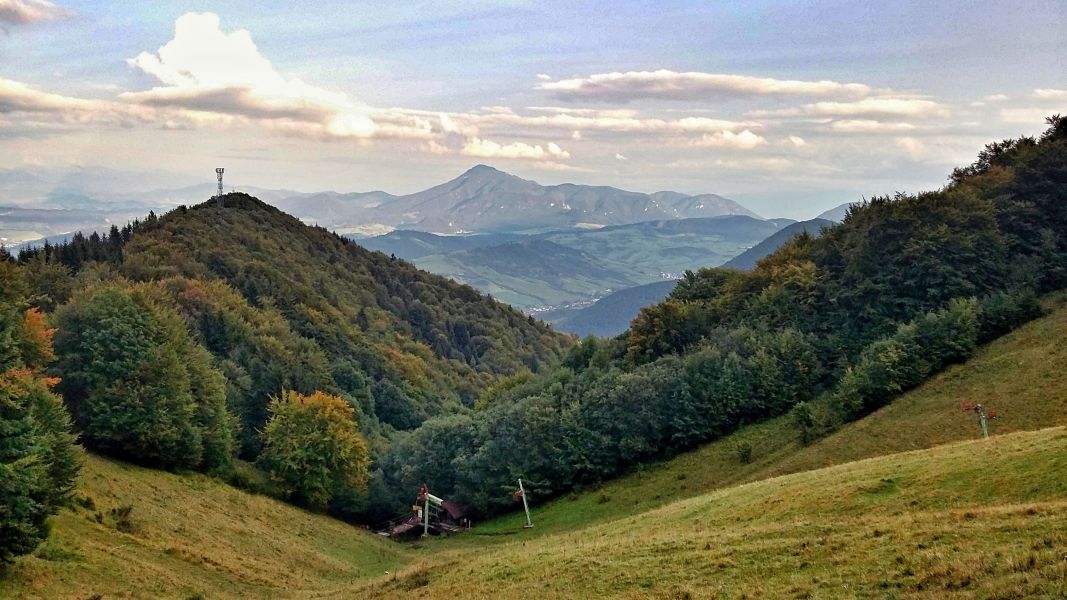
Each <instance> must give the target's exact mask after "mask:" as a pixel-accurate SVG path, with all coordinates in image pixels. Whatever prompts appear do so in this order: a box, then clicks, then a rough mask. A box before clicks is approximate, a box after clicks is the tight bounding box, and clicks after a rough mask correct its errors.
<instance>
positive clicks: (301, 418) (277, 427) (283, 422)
mask: <svg viewBox="0 0 1067 600" xmlns="http://www.w3.org/2000/svg"><path fill="white" fill-rule="evenodd" d="M268 412H269V413H270V419H269V420H268V421H267V426H266V428H265V429H264V430H263V451H262V452H261V453H260V455H259V459H258V462H257V464H258V465H259V466H260V467H261V468H262V469H263V470H264V471H266V472H267V474H268V475H269V476H270V477H271V478H272V479H273V480H274V481H276V482H277V483H278V484H279V486H280V487H281V489H282V491H283V493H284V494H285V495H286V496H287V497H288V498H289V499H291V500H293V501H295V502H297V503H300V504H304V505H306V506H310V507H313V508H325V507H327V506H328V505H329V504H330V503H331V501H334V500H344V501H345V504H346V505H348V506H350V505H351V504H352V501H351V496H353V495H354V494H355V495H359V494H364V493H365V492H366V489H367V479H368V465H369V463H370V458H369V454H368V451H367V444H366V442H365V441H364V440H363V437H362V436H361V435H360V434H359V430H358V428H357V425H356V421H355V419H354V412H353V410H352V407H351V405H349V404H348V403H347V402H345V401H344V400H342V399H341V398H338V397H337V396H331V395H329V394H324V393H322V392H315V393H313V394H311V395H310V396H305V395H303V394H300V393H298V392H293V391H284V392H282V395H281V396H279V397H278V398H273V399H272V400H271V402H270V405H269V406H268Z"/></svg>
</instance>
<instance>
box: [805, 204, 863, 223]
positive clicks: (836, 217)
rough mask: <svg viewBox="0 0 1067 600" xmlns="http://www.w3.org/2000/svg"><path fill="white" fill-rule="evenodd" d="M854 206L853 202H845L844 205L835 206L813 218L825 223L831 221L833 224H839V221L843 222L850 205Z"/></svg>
mask: <svg viewBox="0 0 1067 600" xmlns="http://www.w3.org/2000/svg"><path fill="white" fill-rule="evenodd" d="M854 204H856V203H855V202H846V203H844V204H842V205H840V206H835V207H833V208H831V209H830V210H828V211H825V212H823V213H822V214H820V215H819V216H817V217H815V218H816V219H826V220H827V221H833V222H834V223H840V222H841V221H844V220H845V215H846V214H848V209H849V208H851V207H852V205H854Z"/></svg>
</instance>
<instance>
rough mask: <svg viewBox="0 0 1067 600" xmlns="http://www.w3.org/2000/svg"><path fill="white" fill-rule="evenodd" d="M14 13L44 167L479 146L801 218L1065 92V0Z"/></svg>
mask: <svg viewBox="0 0 1067 600" xmlns="http://www.w3.org/2000/svg"><path fill="white" fill-rule="evenodd" d="M392 5H395V6H392ZM0 26H2V29H3V32H2V33H0V155H2V156H4V157H5V161H4V163H5V164H4V165H0V168H7V169H18V170H24V171H28V172H30V173H33V172H35V171H41V172H45V171H47V172H61V171H63V170H65V169H66V170H71V169H74V170H79V169H80V170H85V169H109V170H113V171H119V172H121V171H124V170H129V171H136V172H146V171H153V170H157V171H160V172H166V173H168V174H171V175H173V176H172V177H170V180H176V181H177V180H188V181H189V182H190V183H196V182H199V181H201V180H210V179H211V176H212V175H213V168H214V166H215V165H216V164H219V165H225V166H226V167H227V173H228V174H230V177H231V180H233V181H234V182H235V183H237V184H239V185H240V184H244V185H257V186H260V187H285V188H291V189H299V190H308V191H311V190H322V189H336V190H339V191H357V190H369V189H385V190H388V191H392V192H397V193H403V192H410V191H414V190H417V189H421V188H424V187H427V186H429V185H433V184H435V183H439V182H441V181H443V180H445V179H448V178H451V177H453V176H455V175H457V174H458V173H460V172H462V171H463V170H465V169H466V168H467V167H469V166H471V165H473V164H476V163H479V162H481V163H487V164H492V165H494V166H496V167H498V168H501V169H503V170H506V171H509V172H512V173H515V174H517V175H520V176H523V177H527V178H531V179H535V180H537V181H540V182H543V183H556V182H562V181H574V182H578V183H595V184H604V185H615V186H618V187H623V188H628V189H636V190H641V191H655V190H659V189H673V190H678V191H682V192H693V193H696V192H714V193H720V194H723V195H726V196H730V197H732V198H735V199H738V200H740V201H742V202H743V203H745V204H746V205H748V206H749V207H751V208H752V209H753V210H756V211H757V212H760V213H761V214H764V215H767V216H788V217H793V218H802V217H810V216H813V215H814V214H817V213H818V212H820V211H821V210H823V209H825V208H829V207H831V206H834V205H837V204H840V203H842V202H846V201H851V200H856V199H858V198H859V197H861V196H864V195H866V196H869V195H872V194H882V193H891V192H893V191H897V190H907V191H917V190H920V189H928V188H932V187H937V186H939V185H940V184H941V183H943V182H944V180H945V176H946V175H947V173H948V172H949V171H950V170H951V167H952V166H953V165H957V164H960V163H962V162H966V161H969V160H970V159H972V158H973V156H974V154H975V153H976V152H977V151H978V150H979V149H980V148H981V146H982V145H983V144H984V143H986V142H988V141H991V140H993V139H997V138H1001V137H1007V136H1015V135H1020V134H1034V133H1037V132H1039V131H1040V130H1041V129H1042V122H1041V115H1045V114H1052V113H1056V112H1059V113H1064V112H1067V66H1065V65H1067V41H1065V40H1067V36H1065V35H1064V34H1063V31H1065V30H1067V4H1065V3H1064V2H1062V0H1056V1H1048V2H1037V1H1034V2H1026V1H1018V2H980V1H978V2H951V1H944V2H870V3H859V2H744V3H740V2H584V3H570V2H568V3H564V2H559V3H557V2H447V3H444V2H442V3H423V2H409V3H403V4H401V3H389V4H386V3H380V2H377V3H370V2H367V3H350V2H345V3H334V2H316V3H291V2H286V3H276V2H226V3H211V2H182V3H178V2H151V3H142V2H99V3H96V2H73V1H63V0H58V1H57V2H55V3H51V2H46V1H45V0H0ZM162 47H167V48H168V50H161V48H162ZM15 200H16V201H21V202H23V203H25V202H32V201H33V199H32V198H31V199H26V198H16V199H15Z"/></svg>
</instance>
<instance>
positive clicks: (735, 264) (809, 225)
mask: <svg viewBox="0 0 1067 600" xmlns="http://www.w3.org/2000/svg"><path fill="white" fill-rule="evenodd" d="M833 224H834V222H833V221H829V220H827V219H812V220H810V221H800V222H799V223H793V224H791V225H788V226H786V227H785V228H783V229H780V230H778V231H776V232H774V233H772V234H771V235H770V237H768V238H767V239H765V240H763V241H762V242H760V243H758V244H756V245H755V246H753V247H751V248H749V249H748V250H745V251H744V252H742V253H741V254H738V255H737V256H735V257H733V258H731V259H730V260H728V261H726V263H724V264H723V265H722V266H724V267H726V268H728V269H742V270H748V269H752V268H755V266H756V263H757V262H759V260H760V259H761V258H763V257H765V256H769V255H770V254H772V253H774V251H775V250H777V249H778V248H779V247H781V246H782V245H783V244H785V243H786V242H788V241H789V240H791V239H793V238H794V237H796V236H797V235H799V234H800V233H801V232H804V233H810V234H812V235H815V236H818V235H819V234H820V233H822V230H823V229H824V228H826V227H829V226H831V225H833Z"/></svg>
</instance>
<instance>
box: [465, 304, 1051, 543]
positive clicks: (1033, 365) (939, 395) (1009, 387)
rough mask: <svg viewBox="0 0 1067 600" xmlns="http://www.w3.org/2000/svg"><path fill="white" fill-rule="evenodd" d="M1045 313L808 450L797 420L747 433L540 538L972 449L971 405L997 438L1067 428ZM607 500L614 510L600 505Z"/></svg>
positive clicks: (559, 511) (506, 526) (564, 513)
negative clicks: (762, 485) (878, 461)
mask: <svg viewBox="0 0 1067 600" xmlns="http://www.w3.org/2000/svg"><path fill="white" fill-rule="evenodd" d="M1045 304H1046V307H1047V309H1048V310H1049V313H1048V314H1047V315H1046V316H1044V317H1041V318H1039V319H1037V320H1035V321H1032V322H1031V323H1028V324H1026V325H1024V326H1022V327H1020V328H1019V329H1017V330H1016V331H1013V332H1012V333H1009V334H1007V335H1005V336H1003V337H1001V338H999V339H997V340H994V341H993V342H990V343H989V344H987V345H986V346H983V347H982V348H980V349H979V350H978V351H977V352H976V353H975V355H974V357H972V358H971V359H970V360H968V361H967V362H965V363H963V364H960V365H955V366H952V367H949V368H948V369H947V370H946V371H944V372H943V373H940V374H938V375H936V376H934V377H932V378H931V379H930V380H929V381H927V382H926V383H924V384H923V385H921V386H919V387H918V388H916V389H914V390H912V391H910V392H908V393H906V394H903V395H902V396H900V397H899V398H897V399H895V400H894V401H893V402H892V403H891V404H889V405H887V406H885V407H883V408H881V409H880V410H878V411H876V412H874V413H872V414H870V415H868V416H867V417H864V418H863V419H860V420H859V421H855V422H853V423H848V424H846V425H844V426H842V427H841V428H840V429H839V430H837V431H835V432H833V433H831V434H830V435H828V436H826V437H824V438H822V439H819V440H816V441H815V442H813V443H812V444H810V445H804V444H802V443H801V441H800V435H799V432H798V430H797V428H796V427H795V426H794V424H793V422H792V418H791V417H790V416H789V415H786V416H782V417H778V418H775V419H771V420H769V421H765V422H762V423H757V424H754V425H749V426H747V427H745V428H743V429H741V430H740V431H738V432H737V433H735V434H733V435H731V436H728V437H725V438H722V439H720V440H717V441H714V442H711V443H709V444H705V445H704V446H701V447H700V448H698V449H696V450H694V451H692V452H687V453H684V454H681V455H679V456H677V457H675V458H672V459H670V460H668V461H664V462H660V463H657V464H654V465H648V466H646V467H645V468H642V469H640V470H639V471H637V472H636V473H633V474H630V475H627V476H625V477H621V478H619V479H616V480H614V481H610V482H608V483H606V484H604V485H603V486H602V487H601V488H599V489H598V490H596V491H593V492H588V493H584V494H577V495H572V496H567V497H564V498H560V499H558V500H553V501H551V502H548V503H545V504H543V505H540V506H536V508H535V509H534V516H535V518H536V519H537V531H536V533H537V534H543V533H546V532H555V531H565V530H570V529H573V528H575V527H579V526H583V525H590V524H593V523H599V522H602V521H608V520H612V519H617V518H620V517H624V516H629V515H634V514H637V513H640V512H642V511H646V510H650V509H652V508H655V507H658V506H662V505H663V504H666V503H668V502H672V501H675V500H681V499H684V498H690V497H692V496H695V495H697V494H701V493H706V492H708V491H710V490H714V489H720V488H724V487H727V486H732V485H737V484H740V483H744V482H751V481H758V480H761V479H766V478H768V477H774V476H778V475H785V474H789V473H796V472H800V471H805V470H811V469H820V468H823V467H827V466H831V465H837V464H842V463H847V462H849V461H854V460H862V459H865V458H871V457H875V456H882V455H885V454H889V453H893V452H904V451H909V450H919V449H924V448H931V447H934V446H937V445H939V444H945V443H952V442H958V441H964V440H969V439H974V438H976V437H978V436H979V435H980V434H979V430H978V424H977V422H976V420H975V417H974V415H973V414H971V413H965V412H963V411H962V410H960V403H961V402H963V401H964V400H967V401H970V402H974V403H981V404H983V405H985V406H989V407H992V408H994V409H996V411H997V415H998V416H997V418H996V419H995V420H994V421H992V424H991V425H990V431H991V432H992V433H993V434H995V435H1000V434H1004V433H1010V432H1016V431H1027V430H1035V429H1040V428H1043V427H1050V426H1057V425H1067V348H1064V347H1063V346H1062V344H1060V343H1059V341H1060V340H1062V339H1064V338H1065V337H1067V299H1065V298H1064V296H1063V295H1057V296H1053V297H1050V298H1048V299H1046V301H1045ZM1035 382H1039V383H1040V385H1035ZM739 445H748V446H751V447H752V449H753V452H752V460H751V462H748V463H742V462H741V461H740V460H739V459H738V455H737V447H738V446H739ZM602 497H607V498H611V499H612V501H611V502H601V501H600V499H601V498H602ZM535 504H536V502H535ZM523 519H524V518H523V517H522V515H521V514H518V513H516V514H510V515H505V516H503V517H500V518H498V519H494V520H493V521H492V522H490V523H484V524H482V526H481V527H480V528H479V529H478V531H477V532H478V533H481V534H486V535H488V536H491V535H492V534H494V533H496V532H502V531H514V530H516V529H518V528H521V524H522V522H523ZM483 539H486V540H491V539H494V538H492V537H487V538H483Z"/></svg>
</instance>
